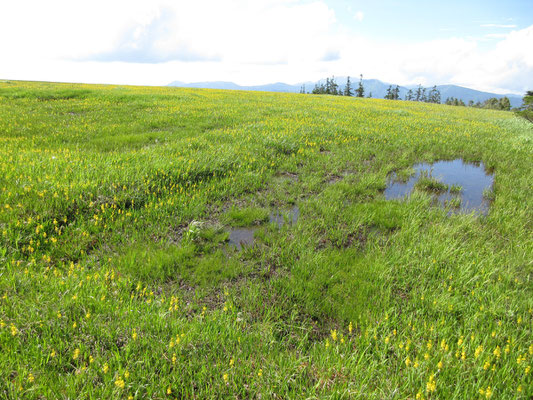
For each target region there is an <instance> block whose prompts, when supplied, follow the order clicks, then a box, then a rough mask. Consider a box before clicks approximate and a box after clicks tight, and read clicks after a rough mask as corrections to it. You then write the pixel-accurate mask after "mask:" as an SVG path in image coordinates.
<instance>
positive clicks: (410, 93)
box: [405, 89, 414, 101]
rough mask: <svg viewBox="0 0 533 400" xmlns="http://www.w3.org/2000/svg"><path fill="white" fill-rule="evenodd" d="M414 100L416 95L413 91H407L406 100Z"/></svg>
mask: <svg viewBox="0 0 533 400" xmlns="http://www.w3.org/2000/svg"><path fill="white" fill-rule="evenodd" d="M413 99H414V94H413V91H412V90H411V89H409V90H408V91H407V94H406V95H405V100H407V101H412V100H413Z"/></svg>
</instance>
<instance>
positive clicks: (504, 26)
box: [480, 24, 516, 29]
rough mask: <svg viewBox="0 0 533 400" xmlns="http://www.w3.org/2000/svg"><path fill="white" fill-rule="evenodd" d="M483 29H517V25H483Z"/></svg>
mask: <svg viewBox="0 0 533 400" xmlns="http://www.w3.org/2000/svg"><path fill="white" fill-rule="evenodd" d="M480 26H481V27H482V28H506V29H510V28H516V25H505V24H481V25H480Z"/></svg>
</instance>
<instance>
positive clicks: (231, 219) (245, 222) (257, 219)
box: [222, 207, 270, 227]
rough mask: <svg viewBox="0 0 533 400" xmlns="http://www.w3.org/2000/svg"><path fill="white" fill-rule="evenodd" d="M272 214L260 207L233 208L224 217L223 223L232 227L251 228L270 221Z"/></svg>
mask: <svg viewBox="0 0 533 400" xmlns="http://www.w3.org/2000/svg"><path fill="white" fill-rule="evenodd" d="M269 215H270V212H269V210H268V209H266V208H260V207H245V208H237V207H232V208H231V209H230V210H229V211H228V212H226V213H225V214H224V215H223V216H222V221H223V222H224V223H225V224H228V225H231V226H239V227H243V226H251V225H259V224H261V223H263V222H266V221H268V217H269Z"/></svg>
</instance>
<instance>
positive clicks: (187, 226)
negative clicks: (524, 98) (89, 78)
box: [0, 81, 533, 399]
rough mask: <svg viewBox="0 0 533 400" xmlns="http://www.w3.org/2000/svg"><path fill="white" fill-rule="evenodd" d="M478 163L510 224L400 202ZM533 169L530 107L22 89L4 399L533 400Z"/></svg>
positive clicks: (8, 137)
mask: <svg viewBox="0 0 533 400" xmlns="http://www.w3.org/2000/svg"><path fill="white" fill-rule="evenodd" d="M457 158H461V159H463V160H465V161H469V162H483V164H484V165H485V167H486V168H487V170H488V171H490V172H493V173H494V185H493V192H492V193H491V194H490V197H491V198H492V203H491V209H490V212H489V214H488V215H486V216H484V215H476V214H473V213H472V214H464V213H459V214H451V215H450V214H449V212H448V210H446V209H443V208H441V207H436V206H434V205H432V195H431V193H428V192H427V191H424V190H416V191H414V192H413V194H412V195H411V196H410V197H409V198H407V199H405V200H404V201H401V200H390V201H389V200H385V197H384V195H383V191H384V189H385V188H386V185H387V180H388V177H389V176H390V174H392V173H396V174H397V175H399V176H406V177H408V176H409V175H410V174H411V173H412V168H411V167H412V165H414V164H416V163H419V162H433V161H437V160H454V159H457ZM532 160H533V124H531V123H528V122H527V121H525V120H522V119H519V118H517V117H515V116H514V115H513V114H511V113H508V112H499V111H490V110H482V109H473V108H466V107H453V106H445V105H432V104H426V103H414V102H406V101H388V100H379V99H356V98H345V97H338V96H315V95H301V94H300V95H299V94H281V93H261V92H233V91H217V90H200V89H178V88H155V87H121V86H98V85H81V84H76V85H74V84H52V83H32V82H13V81H11V82H10V81H1V82H0V207H1V211H0V350H1V351H0V398H6V399H44V398H47V399H55V398H61V399H67V398H68V399H86V398H87V399H103V398H116V399H183V398H191V399H192V398H195V399H205V398H231V399H248V398H262V399H304V398H305V399H315V398H320V399H323V398H325V399H341V398H346V399H351V398H362V399H486V398H491V397H492V398H495V399H531V398H532V397H533V378H532V375H533V371H531V368H532V365H533V282H532V280H533V262H532V260H533V235H532V228H533V200H532V196H531V195H532V189H533V162H532ZM295 206H297V207H298V209H299V216H298V220H297V222H296V223H290V221H289V220H290V218H291V215H290V211H291V210H292V209H294V207H295ZM273 212H277V213H279V214H280V215H284V216H285V223H283V224H281V223H280V224H278V223H273V222H270V221H269V215H270V214H271V213H273ZM237 227H239V228H253V229H254V238H255V239H254V243H253V245H250V246H244V247H243V249H242V250H241V251H238V250H237V249H235V248H234V247H232V246H230V245H229V244H228V239H229V235H230V232H231V230H232V229H233V228H237Z"/></svg>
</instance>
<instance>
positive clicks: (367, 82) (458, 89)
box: [167, 77, 522, 107]
mask: <svg viewBox="0 0 533 400" xmlns="http://www.w3.org/2000/svg"><path fill="white" fill-rule="evenodd" d="M346 80H347V77H336V78H335V82H336V83H337V85H339V88H340V89H344V86H345V85H346ZM325 82H326V80H325V79H321V80H319V81H316V82H311V81H308V82H301V83H298V84H295V85H291V84H288V83H283V82H275V83H268V84H264V85H239V84H237V83H234V82H228V81H206V82H193V83H185V82H181V81H173V82H171V83H169V84H168V85H167V86H174V87H187V88H199V89H223V90H252V91H265V92H281V93H299V92H300V91H301V89H302V85H305V91H306V92H311V91H312V90H313V88H314V86H315V84H317V83H318V84H320V83H325ZM351 82H352V87H354V88H356V87H357V85H358V84H359V80H357V79H356V78H353V80H352V81H351ZM363 86H364V88H365V97H366V96H368V95H369V94H370V93H371V94H372V97H373V98H378V99H382V98H384V97H385V95H386V94H387V89H388V87H389V86H393V87H395V86H396V85H395V84H390V83H387V82H383V81H380V80H379V79H363ZM398 86H399V87H400V98H401V99H404V98H405V95H406V94H407V92H408V90H409V89H411V90H412V89H413V87H414V88H416V87H417V86H411V85H409V86H401V85H398ZM436 86H437V89H438V90H439V92H440V94H441V102H442V103H444V101H446V99H447V98H448V97H455V98H457V99H460V100H463V101H464V102H465V103H468V102H469V101H473V102H474V103H477V102H480V103H482V102H484V101H485V100H488V99H489V98H491V97H495V98H497V99H500V98H502V97H508V98H509V100H510V102H511V107H520V106H521V105H522V96H519V95H516V94H497V93H491V92H484V91H481V90H475V89H470V88H467V87H463V86H458V85H452V84H445V85H436ZM431 87H432V86H428V88H431Z"/></svg>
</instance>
